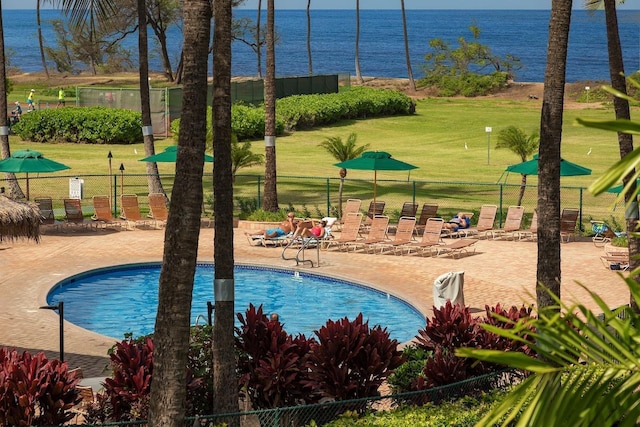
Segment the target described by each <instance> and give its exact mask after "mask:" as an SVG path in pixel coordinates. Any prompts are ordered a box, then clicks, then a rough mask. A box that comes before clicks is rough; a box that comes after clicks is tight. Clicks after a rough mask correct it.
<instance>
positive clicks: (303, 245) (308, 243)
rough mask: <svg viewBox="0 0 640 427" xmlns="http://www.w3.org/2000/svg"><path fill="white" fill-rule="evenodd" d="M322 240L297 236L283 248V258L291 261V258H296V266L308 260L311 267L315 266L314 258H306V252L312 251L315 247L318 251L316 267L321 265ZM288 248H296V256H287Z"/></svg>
mask: <svg viewBox="0 0 640 427" xmlns="http://www.w3.org/2000/svg"><path fill="white" fill-rule="evenodd" d="M321 243H322V242H320V241H319V240H317V239H309V238H300V237H298V238H295V239H292V240H291V241H290V242H289V243H287V245H286V246H285V247H284V248H283V249H282V259H284V260H287V261H290V260H295V261H296V266H298V265H300V264H304V263H305V262H308V263H309V264H310V265H311V267H312V268H313V267H314V264H313V260H312V259H307V258H306V252H307V250H310V251H312V250H313V249H315V252H316V263H315V267H319V266H320V245H321ZM288 250H295V251H296V253H295V255H294V256H287V251H288Z"/></svg>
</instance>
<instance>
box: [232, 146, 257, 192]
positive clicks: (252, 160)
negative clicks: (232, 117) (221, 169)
mask: <svg viewBox="0 0 640 427" xmlns="http://www.w3.org/2000/svg"><path fill="white" fill-rule="evenodd" d="M262 163H264V155H262V154H257V153H254V152H253V151H251V142H250V141H245V142H243V143H242V144H241V143H239V142H238V138H236V137H235V136H232V137H231V165H232V166H231V177H232V180H233V182H235V181H236V174H237V173H238V171H239V170H240V169H242V168H248V167H251V166H255V165H261V164H262Z"/></svg>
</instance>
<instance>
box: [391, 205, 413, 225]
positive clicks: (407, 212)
mask: <svg viewBox="0 0 640 427" xmlns="http://www.w3.org/2000/svg"><path fill="white" fill-rule="evenodd" d="M417 212H418V204H417V203H413V202H404V204H403V205H402V210H400V216H399V217H398V221H400V218H403V217H413V218H415V217H416V213H417ZM397 227H398V224H395V223H394V224H389V232H393V230H395V229H396V228H397Z"/></svg>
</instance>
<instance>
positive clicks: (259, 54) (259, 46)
mask: <svg viewBox="0 0 640 427" xmlns="http://www.w3.org/2000/svg"><path fill="white" fill-rule="evenodd" d="M261 20H262V0H258V17H257V19H256V56H257V57H258V77H259V78H262V43H260V21H261Z"/></svg>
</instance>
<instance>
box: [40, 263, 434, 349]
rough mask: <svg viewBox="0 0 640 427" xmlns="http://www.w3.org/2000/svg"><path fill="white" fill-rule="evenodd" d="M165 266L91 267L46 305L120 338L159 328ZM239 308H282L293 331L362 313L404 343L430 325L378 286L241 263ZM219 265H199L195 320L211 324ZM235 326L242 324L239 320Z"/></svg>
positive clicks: (237, 279) (57, 291) (288, 328)
mask: <svg viewBox="0 0 640 427" xmlns="http://www.w3.org/2000/svg"><path fill="white" fill-rule="evenodd" d="M160 267H161V264H160V263H143V264H126V265H120V266H114V267H108V268H103V269H97V270H90V271H87V272H84V273H81V274H78V275H75V276H72V277H69V278H66V279H64V280H62V281H61V282H59V283H57V284H56V285H55V286H54V287H53V288H52V289H51V291H50V292H49V294H48V296H47V303H48V304H52V305H55V304H57V303H58V302H59V301H64V316H65V320H68V321H69V322H72V323H74V324H76V325H78V326H81V327H83V328H85V329H89V330H91V331H94V332H97V333H99V334H102V335H107V336H110V337H112V338H115V339H122V338H123V337H124V334H125V333H128V332H131V333H133V335H134V336H139V335H144V334H148V333H151V332H153V328H154V324H155V317H156V311H157V308H158V280H159V277H160ZM234 275H235V298H236V301H235V311H236V312H240V313H242V314H244V313H245V311H246V310H247V308H248V307H249V303H252V304H253V305H255V306H256V307H258V306H259V305H260V304H262V305H263V311H264V313H266V314H269V313H273V312H276V313H278V314H279V315H280V321H281V322H282V323H283V324H284V328H285V329H286V331H287V332H288V333H289V334H292V335H295V334H298V333H303V334H305V335H306V336H307V337H311V336H314V334H313V331H314V330H317V329H319V328H320V327H321V326H323V325H324V324H325V323H326V321H327V320H328V319H332V320H338V319H341V318H343V317H345V316H346V317H348V318H349V319H350V320H353V319H354V318H355V317H356V316H357V314H358V313H360V312H362V314H363V316H364V319H365V320H366V319H369V326H374V325H381V326H383V327H386V328H387V329H388V331H389V333H390V334H391V337H392V338H395V339H397V340H398V341H399V342H406V341H409V340H411V339H413V337H415V336H416V335H417V333H418V329H420V328H423V327H424V325H425V319H424V316H423V315H422V314H421V313H420V312H419V311H418V310H417V309H415V308H414V307H413V306H411V305H410V304H408V303H407V302H405V301H403V300H400V299H398V298H396V297H394V296H392V295H389V294H385V293H383V292H379V291H377V290H374V289H372V288H369V287H366V286H362V285H359V284H356V283H352V282H347V281H344V280H341V279H336V278H331V277H326V276H321V275H318V274H312V273H307V272H297V271H292V270H286V269H278V268H271V267H263V266H250V265H236V267H235V271H234ZM213 277H214V268H213V266H212V265H211V264H198V266H197V270H196V278H195V282H194V289H193V303H192V308H191V314H192V323H194V324H195V323H196V322H198V323H199V324H204V323H206V319H207V301H210V302H212V303H213ZM236 325H238V321H237V320H236Z"/></svg>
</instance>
